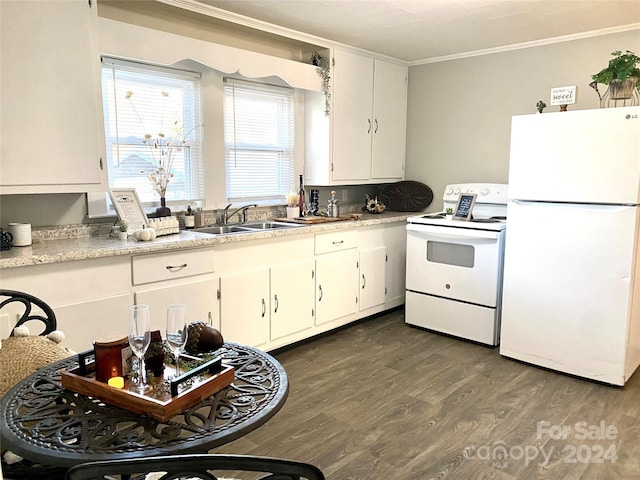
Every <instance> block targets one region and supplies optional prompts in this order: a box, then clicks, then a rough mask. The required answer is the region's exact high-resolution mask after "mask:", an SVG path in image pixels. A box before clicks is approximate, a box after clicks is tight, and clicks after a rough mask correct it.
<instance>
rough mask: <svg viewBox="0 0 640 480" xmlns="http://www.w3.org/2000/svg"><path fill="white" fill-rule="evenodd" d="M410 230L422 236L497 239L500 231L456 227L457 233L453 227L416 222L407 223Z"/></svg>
mask: <svg viewBox="0 0 640 480" xmlns="http://www.w3.org/2000/svg"><path fill="white" fill-rule="evenodd" d="M407 231H408V232H415V233H417V234H419V235H422V236H432V235H434V236H435V235H437V236H438V237H447V238H484V239H491V240H497V239H498V236H499V235H500V232H492V231H488V230H472V229H467V228H456V229H455V233H451V227H436V226H431V225H430V226H428V227H426V226H424V225H418V224H414V223H409V224H407Z"/></svg>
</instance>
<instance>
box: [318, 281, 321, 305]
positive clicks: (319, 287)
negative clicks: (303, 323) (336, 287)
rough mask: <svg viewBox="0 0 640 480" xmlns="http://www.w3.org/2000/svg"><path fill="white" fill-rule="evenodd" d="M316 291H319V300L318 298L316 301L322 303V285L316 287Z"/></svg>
mask: <svg viewBox="0 0 640 480" xmlns="http://www.w3.org/2000/svg"><path fill="white" fill-rule="evenodd" d="M318 289H319V290H320V298H318V301H319V302H321V301H322V285H318Z"/></svg>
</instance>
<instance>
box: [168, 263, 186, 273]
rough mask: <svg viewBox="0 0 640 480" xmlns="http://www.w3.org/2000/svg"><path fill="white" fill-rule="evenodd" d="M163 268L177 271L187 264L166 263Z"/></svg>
mask: <svg viewBox="0 0 640 480" xmlns="http://www.w3.org/2000/svg"><path fill="white" fill-rule="evenodd" d="M165 268H166V269H167V270H169V271H170V272H179V271H180V270H182V269H183V268H187V264H186V263H183V264H182V265H167V266H166V267H165Z"/></svg>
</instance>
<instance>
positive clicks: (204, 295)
mask: <svg viewBox="0 0 640 480" xmlns="http://www.w3.org/2000/svg"><path fill="white" fill-rule="evenodd" d="M218 288H219V279H218V278H217V277H215V276H214V275H201V276H198V277H196V278H190V279H187V280H183V281H181V282H163V283H160V284H152V285H148V286H147V285H145V286H144V287H142V288H140V289H138V290H137V291H136V292H135V301H136V303H144V304H147V305H149V311H150V314H151V329H152V330H160V332H161V334H162V336H163V337H164V335H165V327H166V312H167V305H170V304H172V303H184V304H185V305H186V306H187V321H188V322H193V321H196V320H202V321H203V322H206V323H207V324H209V325H211V326H213V327H215V328H220V320H219V315H218V312H219V306H218Z"/></svg>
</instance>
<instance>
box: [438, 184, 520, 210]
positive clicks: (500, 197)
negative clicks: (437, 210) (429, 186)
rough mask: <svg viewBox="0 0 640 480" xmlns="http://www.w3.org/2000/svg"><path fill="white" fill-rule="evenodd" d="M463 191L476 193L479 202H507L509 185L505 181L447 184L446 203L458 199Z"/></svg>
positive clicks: (445, 190)
mask: <svg viewBox="0 0 640 480" xmlns="http://www.w3.org/2000/svg"><path fill="white" fill-rule="evenodd" d="M461 193H475V194H476V195H477V197H476V204H478V203H494V204H499V205H501V204H506V203H507V185H506V184H504V183H460V184H454V185H447V186H446V187H445V189H444V195H443V200H444V201H445V203H452V202H457V201H458V196H459V195H460V194H461Z"/></svg>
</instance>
